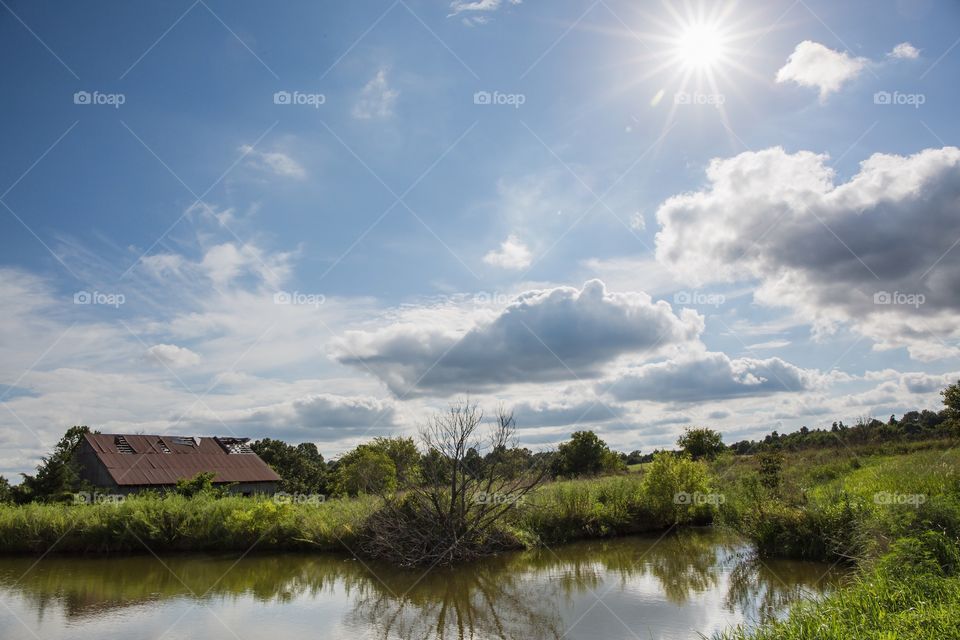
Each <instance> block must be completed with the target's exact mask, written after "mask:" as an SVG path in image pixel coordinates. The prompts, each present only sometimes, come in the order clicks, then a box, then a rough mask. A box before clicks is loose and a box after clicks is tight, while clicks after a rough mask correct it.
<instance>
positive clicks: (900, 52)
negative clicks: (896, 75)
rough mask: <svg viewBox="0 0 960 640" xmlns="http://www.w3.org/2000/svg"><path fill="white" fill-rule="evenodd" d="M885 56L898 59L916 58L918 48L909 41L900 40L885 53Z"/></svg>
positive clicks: (918, 55)
mask: <svg viewBox="0 0 960 640" xmlns="http://www.w3.org/2000/svg"><path fill="white" fill-rule="evenodd" d="M887 57H888V58H896V59H899V60H916V59H917V58H919V57H920V50H919V49H917V48H916V47H915V46H913V45H912V44H910V43H909V42H901V43H900V44H898V45H897V46H895V47H894V48H893V50H892V51H890V53H888V54H887Z"/></svg>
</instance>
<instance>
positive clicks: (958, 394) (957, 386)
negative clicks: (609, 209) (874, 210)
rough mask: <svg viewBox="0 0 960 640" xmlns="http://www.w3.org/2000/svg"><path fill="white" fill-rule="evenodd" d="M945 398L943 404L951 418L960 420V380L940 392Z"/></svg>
mask: <svg viewBox="0 0 960 640" xmlns="http://www.w3.org/2000/svg"><path fill="white" fill-rule="evenodd" d="M940 395H941V396H943V404H944V406H946V408H947V409H946V410H947V415H948V417H949V418H952V419H957V418H960V380H958V381H956V382H954V383H953V384H951V385H949V386H948V387H947V388H946V389H944V390H943V391H941V392H940Z"/></svg>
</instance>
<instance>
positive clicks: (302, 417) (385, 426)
mask: <svg viewBox="0 0 960 640" xmlns="http://www.w3.org/2000/svg"><path fill="white" fill-rule="evenodd" d="M182 422H183V423H184V424H186V425H188V426H189V427H190V428H193V429H204V428H216V427H217V425H221V429H222V424H227V425H229V426H230V428H231V429H234V430H236V432H237V433H240V434H248V435H251V436H254V437H265V436H266V437H272V438H277V437H281V438H287V439H290V440H292V441H316V440H332V439H339V438H345V437H360V436H366V437H370V438H373V437H375V436H378V435H384V434H387V433H390V432H392V431H395V430H396V428H397V409H396V406H395V405H394V404H393V403H392V402H390V401H389V400H379V399H377V398H373V397H370V396H343V395H336V394H329V393H320V394H311V395H308V396H304V397H301V398H297V399H295V400H292V401H283V402H277V403H272V404H268V405H264V406H255V407H250V408H243V409H227V410H217V411H216V413H214V412H211V411H209V410H204V408H203V407H201V408H200V410H198V411H197V412H195V413H191V414H190V415H188V416H185V417H184V418H183V420H182Z"/></svg>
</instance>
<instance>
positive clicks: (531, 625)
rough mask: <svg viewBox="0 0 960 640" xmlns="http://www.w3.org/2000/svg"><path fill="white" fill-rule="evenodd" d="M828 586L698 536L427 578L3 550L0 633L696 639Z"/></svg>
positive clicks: (644, 540) (592, 547) (347, 564)
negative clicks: (6, 553)
mask: <svg viewBox="0 0 960 640" xmlns="http://www.w3.org/2000/svg"><path fill="white" fill-rule="evenodd" d="M840 580H842V575H841V573H840V572H839V571H838V570H836V569H834V570H829V568H828V567H827V566H826V565H822V564H819V563H809V562H794V561H766V560H764V561H763V562H761V561H760V560H758V559H757V558H756V557H755V556H754V555H753V554H752V553H751V550H750V547H749V545H747V544H746V543H745V542H744V541H742V540H741V539H739V538H737V537H734V536H732V535H730V534H727V533H724V532H721V531H715V530H710V529H703V530H697V529H693V530H685V531H682V532H680V533H678V534H674V535H670V536H667V537H664V538H663V539H658V537H630V538H620V539H615V540H604V541H591V542H582V543H576V544H570V545H564V546H559V547H556V548H554V549H552V550H548V549H543V550H538V551H533V552H523V553H511V554H504V555H502V556H498V557H496V558H492V559H489V560H486V561H484V562H482V563H477V564H474V565H470V566H461V567H457V568H455V569H443V570H439V569H434V570H432V571H428V572H426V573H424V572H408V571H398V570H394V569H391V568H389V567H384V566H379V565H372V564H364V563H363V562H360V561H358V560H355V559H352V558H349V557H341V556H336V555H330V554H312V555H305V554H285V555H248V556H246V557H242V558H240V557H238V556H236V555H234V556H208V555H179V556H163V557H160V558H157V557H154V556H151V555H144V556H133V557H122V558H107V559H103V558H57V557H46V558H44V559H42V560H40V561H39V562H37V561H36V560H35V559H33V558H0V638H3V639H4V640H19V639H21V638H22V639H24V640H30V639H32V640H36V639H37V638H42V639H44V640H47V639H60V638H63V639H70V640H87V639H90V640H92V639H94V638H96V639H98V640H106V639H113V638H117V639H121V638H122V639H124V640H126V639H129V638H163V639H165V640H178V639H182V638H183V639H185V638H204V639H207V638H211V639H212V638H217V639H219V638H229V639H233V640H236V639H238V638H239V639H242V640H246V639H250V640H265V639H268V640H292V639H295V638H348V639H350V640H360V639H366V638H384V639H386V638H403V639H407V638H478V639H480V638H483V639H486V638H522V639H523V640H535V639H538V638H570V639H575V638H590V639H607V638H610V639H613V638H630V639H637V638H639V639H642V640H647V639H649V638H696V637H700V636H698V634H703V635H705V636H710V635H711V634H712V633H713V632H714V631H717V630H720V629H723V628H725V627H727V626H729V625H736V624H738V623H744V622H745V623H751V622H755V621H757V620H760V619H763V618H764V617H766V616H770V615H782V614H783V612H784V611H785V609H786V607H787V606H788V604H789V603H790V602H792V601H794V600H795V599H797V598H798V597H802V596H808V597H809V596H816V595H817V594H821V593H824V592H826V591H829V590H830V589H831V588H834V587H835V586H836V585H837V584H838V583H839V581H840Z"/></svg>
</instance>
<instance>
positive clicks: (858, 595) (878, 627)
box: [719, 532, 960, 640]
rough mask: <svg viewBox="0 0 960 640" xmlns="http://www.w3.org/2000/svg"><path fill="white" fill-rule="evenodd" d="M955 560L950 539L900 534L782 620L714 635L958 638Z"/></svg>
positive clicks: (755, 639) (808, 639)
mask: <svg viewBox="0 0 960 640" xmlns="http://www.w3.org/2000/svg"><path fill="white" fill-rule="evenodd" d="M958 566H960V554H958V551H957V545H956V541H955V540H950V539H948V538H946V537H945V536H943V535H942V534H939V533H934V532H928V533H926V534H923V535H921V536H919V537H910V538H902V539H900V540H898V541H897V542H895V543H894V544H893V545H892V547H891V550H890V551H888V552H887V553H886V554H884V556H883V557H882V558H881V559H880V560H879V561H878V562H876V563H875V566H873V567H872V568H869V569H865V570H864V572H863V573H862V574H861V575H860V576H859V577H857V578H856V579H855V580H854V581H853V583H852V584H851V585H849V586H848V587H846V588H844V589H841V590H840V591H838V592H836V593H834V594H833V595H831V596H828V597H827V598H825V599H823V600H820V601H812V602H804V603H801V604H799V605H797V606H795V607H794V608H793V610H792V611H791V612H790V614H789V616H787V617H786V618H785V619H784V620H780V621H773V622H770V623H768V624H766V625H763V626H761V627H759V628H756V629H744V628H740V629H736V630H732V631H730V632H728V633H725V634H722V635H721V636H719V640H846V639H847V638H851V637H855V638H862V639H866V638H875V639H877V640H891V639H893V638H898V639H906V638H931V639H932V638H936V639H937V640H949V639H956V638H960V576H958Z"/></svg>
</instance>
